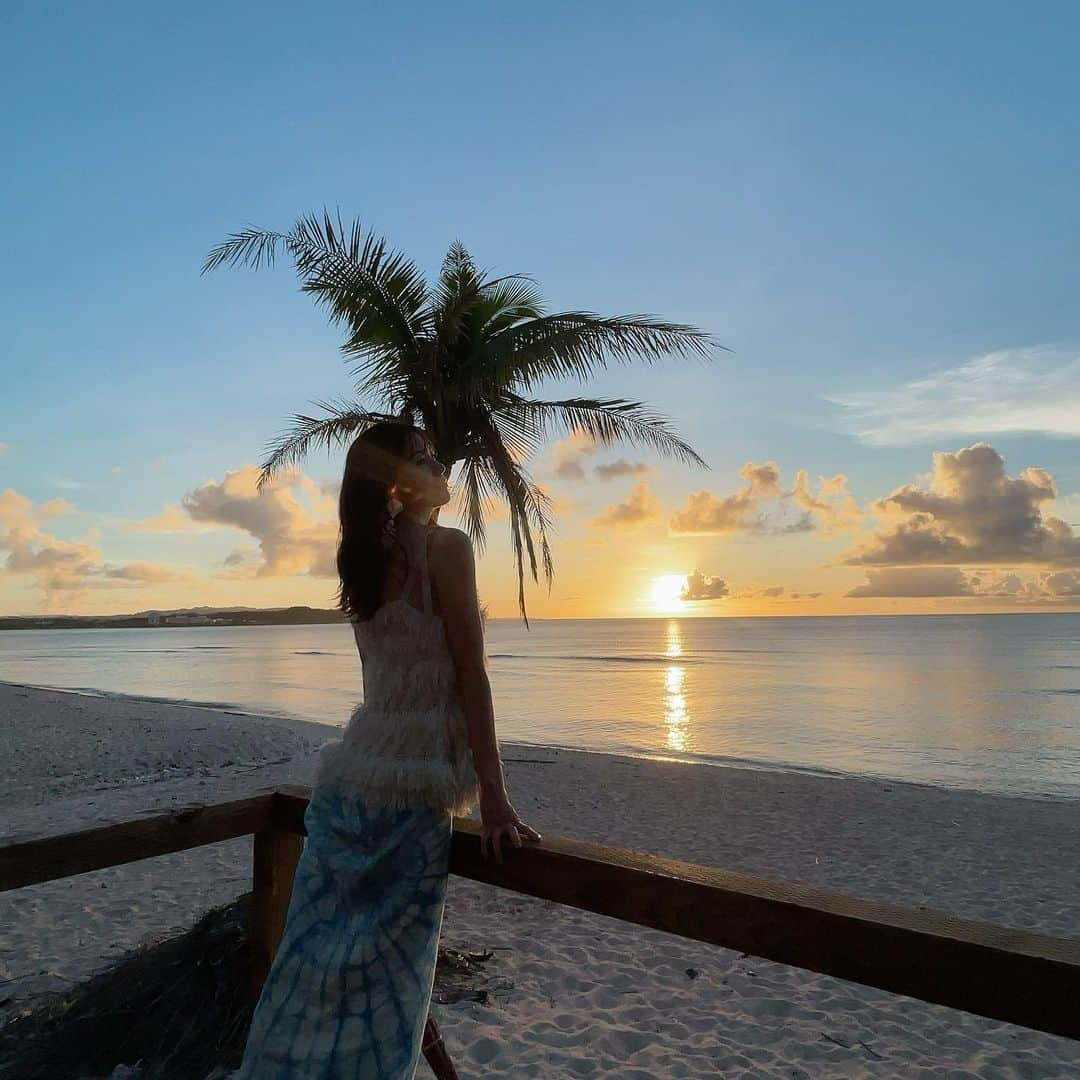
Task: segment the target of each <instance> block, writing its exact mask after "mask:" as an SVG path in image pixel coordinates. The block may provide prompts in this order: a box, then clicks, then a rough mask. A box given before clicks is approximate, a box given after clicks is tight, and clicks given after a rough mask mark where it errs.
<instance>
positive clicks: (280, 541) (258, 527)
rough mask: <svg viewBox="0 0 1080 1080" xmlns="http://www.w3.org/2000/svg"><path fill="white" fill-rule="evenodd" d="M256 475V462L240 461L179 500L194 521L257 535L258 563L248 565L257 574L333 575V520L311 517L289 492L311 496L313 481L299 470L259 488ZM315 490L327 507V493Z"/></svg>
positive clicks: (261, 575)
mask: <svg viewBox="0 0 1080 1080" xmlns="http://www.w3.org/2000/svg"><path fill="white" fill-rule="evenodd" d="M258 478H259V470H258V469H257V468H256V467H255V466H254V465H244V466H242V467H241V468H239V469H234V470H230V471H227V472H226V473H225V477H224V479H223V480H221V481H220V482H219V481H215V480H211V481H208V482H207V483H205V484H203V485H202V486H201V487H198V488H196V489H195V490H194V491H189V492H188V493H187V494H186V495H185V496H184V497H183V499H182V500H181V505H182V506H183V508H184V511H185V512H186V513H187V514H188V516H189V517H190V518H191V519H192V520H193V521H197V522H201V523H205V524H216V525H230V526H232V527H233V528H237V529H242V530H243V531H244V532H246V533H248V534H249V535H250V536H252V537H253V538H254V539H255V540H257V541H258V544H259V550H260V552H261V554H262V562H261V563H259V564H257V565H256V566H254V567H253V568H252V575H253V576H255V577H285V576H289V575H293V574H311V575H312V576H315V577H336V576H337V567H336V564H335V557H336V550H337V539H338V525H337V521H336V520H320V519H319V518H317V517H315V516H314V515H313V514H312V513H311V512H310V511H309V510H308V509H307V508H306V507H305V506H304V505H303V504H302V503H300V502H299V500H298V499H297V498H296V497H295V495H294V494H293V489H297V490H299V491H301V492H303V493H304V494H306V495H308V496H311V495H312V493H313V492H312V488H313V487H314V485H313V482H312V481H311V480H310V479H309V478H308V477H305V476H302V475H301V474H299V473H283V474H282V475H281V476H279V477H277V478H276V479H275V480H274V481H272V482H271V483H270V484H268V485H266V486H265V487H264V488H263V489H262V491H261V492H260V491H259V490H258V489H257V487H256V484H257V481H258ZM317 494H318V495H320V496H321V498H322V500H323V501H322V502H321V503H319V506H320V508H322V509H326V508H327V505H328V503H330V502H332V499H330V498H329V495H328V494H327V493H326V492H317ZM316 502H318V499H317V500H316Z"/></svg>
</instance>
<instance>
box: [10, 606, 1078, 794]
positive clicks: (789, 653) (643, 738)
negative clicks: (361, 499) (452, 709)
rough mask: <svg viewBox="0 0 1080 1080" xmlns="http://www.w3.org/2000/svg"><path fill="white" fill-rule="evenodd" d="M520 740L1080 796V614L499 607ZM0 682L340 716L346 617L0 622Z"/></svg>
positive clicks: (495, 675) (495, 654)
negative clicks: (142, 623) (334, 621)
mask: <svg viewBox="0 0 1080 1080" xmlns="http://www.w3.org/2000/svg"><path fill="white" fill-rule="evenodd" d="M487 645H488V654H489V658H490V672H491V678H492V684H493V688H494V694H495V705H496V713H497V716H498V728H499V732H500V735H501V737H503V738H505V739H507V740H513V741H522V742H531V743H539V744H550V745H559V746H570V747H577V748H585V749H590V750H612V751H618V752H629V753H635V754H646V755H660V756H666V757H678V758H686V759H690V760H710V761H718V762H738V763H748V764H755V765H762V766H772V767H775V766H780V767H786V768H799V769H810V770H815V771H823V772H842V773H858V774H863V775H872V776H881V777H894V778H900V779H907V780H915V781H921V782H928V783H934V784H944V785H948V786H954V787H967V788H977V789H982V790H987V791H1001V792H1014V793H1025V794H1049V795H1066V796H1071V797H1080V651H1078V647H1080V615H1076V614H1060V615H1058V614H1054V615H1006V616H994V615H989V616H949V617H916V616H907V617H897V618H882V617H878V618H776V619H734V618H726V619H725V618H721V619H677V618H672V619H633V620H623V619H612V620H559V621H538V622H535V623H534V624H533V627H532V629H531V630H525V629H524V628H523V627H522V626H520V624H519V623H517V622H516V621H513V620H493V621H492V622H491V624H490V625H489V627H488V637H487ZM0 679H3V680H5V681H8V682H23V683H31V684H34V685H38V686H54V687H64V688H71V689H74V688H78V689H92V690H96V691H103V692H106V693H117V694H134V695H139V696H146V697H153V698H162V699H167V700H180V701H190V702H212V703H214V704H217V705H220V706H223V707H227V708H230V709H238V710H242V711H245V712H255V713H270V714H274V715H280V716H293V717H301V718H304V719H307V720H315V721H318V722H320V723H324V724H329V725H340V724H342V723H344V721H345V719H346V718H347V717H348V714H349V711H350V709H351V708H352V706H353V705H354V704H355V703H356V701H357V700H359V698H360V695H361V674H360V662H359V658H358V656H357V654H356V649H355V646H354V644H353V640H352V634H351V632H350V630H349V628H348V627H347V626H345V625H343V624H341V625H325V626H273V627H250V628H247V627H244V628H241V627H236V628H233V627H190V628H189V627H176V628H161V629H152V630H151V629H146V630H79V631H41V630H38V631H25V632H21V631H20V632H5V633H2V634H0Z"/></svg>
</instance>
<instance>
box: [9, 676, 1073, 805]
mask: <svg viewBox="0 0 1080 1080" xmlns="http://www.w3.org/2000/svg"><path fill="white" fill-rule="evenodd" d="M0 687H18V688H21V689H25V690H41V691H47V692H49V693H55V694H72V695H74V696H77V697H86V698H92V699H94V698H96V699H102V700H105V701H113V700H116V701H132V702H144V703H146V704H148V705H164V706H175V707H177V708H183V709H201V710H205V711H208V712H215V713H218V714H220V715H222V716H238V717H243V718H245V719H252V720H269V721H272V722H274V723H287V724H298V725H309V726H311V727H313V728H322V729H325V730H326V731H327V732H329V733H330V734H328V736H327V738H328V739H333V738H336V737H337V733H340V732H341V730H342V725H339V724H322V723H319V721H316V720H302V719H298V718H296V717H292V716H286V715H285V714H277V713H269V712H261V713H257V712H249V711H248V710H245V709H240V708H238V707H237V706H235V705H233V704H231V703H230V702H222V701H196V700H192V699H189V698H168V697H152V696H150V695H146V694H128V693H123V692H121V691H117V690H99V689H97V688H96V687H87V686H80V687H66V686H45V685H42V684H38V683H21V682H12V681H10V680H7V679H0ZM499 744H500V746H507V747H518V748H522V749H533V750H547V751H556V750H557V751H562V752H566V753H571V754H595V755H598V756H600V757H603V758H621V759H627V760H630V761H662V762H670V763H672V764H677V765H686V766H691V767H692V766H695V765H701V766H704V767H706V768H713V769H742V770H746V771H749V772H764V773H774V774H780V775H785V776H786V775H789V774H790V775H795V776H813V777H819V778H821V779H826V780H847V781H853V782H867V783H880V784H889V785H903V786H904V787H908V788H917V789H922V790H927V791H949V792H961V793H967V794H972V795H987V796H994V797H998V798H1003V799H1024V800H1030V801H1034V802H1052V803H1064V804H1067V805H1076V806H1080V793H1078V794H1076V795H1064V794H1061V793H1058V792H1035V791H1015V792H1004V791H994V790H989V789H986V788H977V787H961V786H957V785H950V784H935V783H930V782H928V781H920V780H909V779H907V778H905V777H900V776H885V775H877V774H873V773H857V772H847V771H845V770H843V769H826V768H815V767H813V766H810V765H796V764H793V763H786V762H769V761H756V760H754V759H751V758H736V757H720V756H718V755H709V754H690V753H685V754H682V755H680V754H675V753H662V752H659V751H650V750H637V749H634V748H630V747H627V748H623V749H619V750H599V749H594V748H592V747H588V746H571V745H568V744H564V743H541V742H524V741H520V740H510V739H507V740H504V739H501V738H500V739H499Z"/></svg>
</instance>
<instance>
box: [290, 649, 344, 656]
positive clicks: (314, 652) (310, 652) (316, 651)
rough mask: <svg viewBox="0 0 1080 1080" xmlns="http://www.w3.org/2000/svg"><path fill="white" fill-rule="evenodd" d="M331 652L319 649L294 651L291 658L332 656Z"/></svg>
mask: <svg viewBox="0 0 1080 1080" xmlns="http://www.w3.org/2000/svg"><path fill="white" fill-rule="evenodd" d="M333 655H334V654H333V653H332V652H323V651H322V650H321V649H294V650H293V656H333Z"/></svg>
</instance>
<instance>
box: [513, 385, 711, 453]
mask: <svg viewBox="0 0 1080 1080" xmlns="http://www.w3.org/2000/svg"><path fill="white" fill-rule="evenodd" d="M509 402H510V403H509V404H508V405H507V406H506V407H505V408H503V409H500V410H499V412H498V417H499V422H500V423H501V424H505V425H515V426H516V428H517V430H518V431H520V432H522V433H523V434H522V435H521V437H522V438H529V439H530V440H531V441H534V442H536V441H539V440H540V439H542V438H543V437H544V436H546V435H547V434H549V433H550V432H551V431H552V430H553V429H554V430H557V431H561V432H562V433H564V434H567V435H569V434H571V433H572V432H574V431H584V432H585V433H586V434H588V435H589V436H590V437H591V438H592V439H594V440H595V441H596V442H598V443H602V444H603V445H605V446H609V445H611V444H612V443H616V442H627V443H630V444H631V445H634V446H644V447H648V448H649V449H651V450H656V451H657V452H659V453H661V454H664V455H667V456H669V457H674V458H676V459H677V460H679V461H682V462H685V463H686V464H688V465H698V466H701V467H702V468H708V466H707V465H706V463H705V461H704V459H703V458H702V457H701V455H700V454H698V452H697V451H696V450H695V449H694V448H693V447H692V446H691V445H690V444H689V443H688V442H686V440H685V439H683V438H682V436H681V435H679V434H678V433H677V432H676V431H675V429H674V428H673V427H672V426H671V421H670V420H669V419H668V418H667V417H666V416H663V415H662V414H661V413H657V412H653V410H652V409H651V408H650V407H649V406H648V405H646V404H645V403H644V402H640V401H627V400H625V399H623V398H565V399H564V400H562V401H533V400H530V399H528V398H519V397H516V396H512V397H510V399H509Z"/></svg>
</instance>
